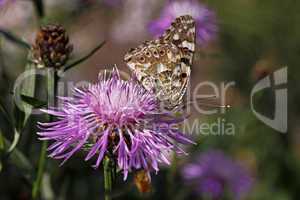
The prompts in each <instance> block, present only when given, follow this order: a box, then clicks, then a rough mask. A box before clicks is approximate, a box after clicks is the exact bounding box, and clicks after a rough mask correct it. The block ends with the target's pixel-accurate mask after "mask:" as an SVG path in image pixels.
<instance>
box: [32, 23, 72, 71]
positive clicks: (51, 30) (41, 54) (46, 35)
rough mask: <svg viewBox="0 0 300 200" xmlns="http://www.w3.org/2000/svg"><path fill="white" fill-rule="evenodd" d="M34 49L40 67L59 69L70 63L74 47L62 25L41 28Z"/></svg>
mask: <svg viewBox="0 0 300 200" xmlns="http://www.w3.org/2000/svg"><path fill="white" fill-rule="evenodd" d="M32 49H33V56H34V59H35V60H36V62H37V63H38V64H39V65H38V67H55V68H59V67H61V66H63V65H64V64H66V62H67V61H68V59H69V56H70V54H71V52H72V50H73V46H72V45H71V44H70V43H69V37H68V35H67V33H66V30H65V29H64V28H63V27H62V26H61V25H54V24H53V25H52V24H51V25H50V24H49V25H46V26H43V27H41V29H40V30H39V32H38V33H37V36H36V39H35V44H34V45H33V46H32Z"/></svg>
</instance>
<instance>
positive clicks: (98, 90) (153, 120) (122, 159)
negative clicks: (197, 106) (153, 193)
mask: <svg viewBox="0 0 300 200" xmlns="http://www.w3.org/2000/svg"><path fill="white" fill-rule="evenodd" d="M61 99H62V101H63V103H62V106H61V107H60V108H53V109H49V110H44V111H45V112H46V113H48V114H51V115H54V116H56V117H57V121H55V122H50V123H40V128H41V130H42V131H41V132H39V133H38V134H39V136H40V138H41V139H42V140H54V143H53V144H52V145H51V146H50V147H49V151H51V154H50V156H51V157H53V158H57V159H64V161H66V160H68V159H69V158H70V157H71V156H72V155H73V154H74V153H75V152H77V151H79V150H81V149H87V151H88V153H87V156H86V158H85V160H90V159H91V158H92V157H96V164H95V165H94V166H95V167H98V166H99V165H100V163H101V161H102V159H103V157H104V156H105V155H109V156H110V157H112V158H113V159H115V161H116V163H117V164H118V167H119V168H120V169H121V170H122V171H123V172H124V179H126V177H127V174H128V172H129V171H131V170H135V169H136V170H138V169H143V170H147V171H151V170H155V171H158V170H159V169H158V163H159V162H162V163H169V161H168V160H167V158H166V153H168V152H170V151H173V150H175V151H176V152H178V153H184V151H183V150H181V149H180V147H179V146H177V145H176V144H175V142H174V141H176V142H179V143H184V144H188V143H192V141H190V140H189V139H187V138H186V137H185V136H184V135H183V133H181V132H180V131H179V130H178V129H177V128H176V127H174V126H173V127H171V126H172V124H176V123H179V121H182V120H177V119H174V118H173V117H172V116H171V115H169V114H168V113H157V109H158V107H159V105H158V102H157V100H156V98H155V95H154V94H153V93H151V92H148V91H147V90H145V89H144V88H143V87H142V86H141V85H139V84H137V83H136V82H134V80H129V81H124V80H122V79H121V78H120V75H119V73H118V71H117V70H116V69H115V70H114V71H113V73H112V74H111V75H109V76H108V75H107V73H102V74H100V76H99V82H98V83H96V84H90V85H89V86H88V87H86V88H84V89H80V88H75V89H74V97H62V98H61Z"/></svg>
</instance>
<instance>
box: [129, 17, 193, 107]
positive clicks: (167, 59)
mask: <svg viewBox="0 0 300 200" xmlns="http://www.w3.org/2000/svg"><path fill="white" fill-rule="evenodd" d="M194 49H195V22H194V20H193V18H192V17H191V16H188V15H185V16H180V17H178V18H176V19H175V21H174V22H173V23H172V24H171V26H170V28H169V29H167V30H166V31H165V33H164V34H163V35H162V36H161V37H159V38H158V39H156V40H152V41H146V42H144V43H143V44H142V45H140V46H138V47H137V48H135V49H131V50H130V51H129V52H128V53H127V54H126V55H125V58H124V60H125V62H126V63H127V65H128V67H129V68H130V69H131V71H132V72H133V73H134V74H135V75H136V77H137V79H138V81H139V82H140V83H141V84H142V85H143V86H144V87H145V88H146V89H147V90H151V91H153V92H155V93H156V95H157V97H158V98H159V100H160V101H161V102H162V104H163V106H164V107H165V108H167V109H169V110H170V109H173V108H175V107H177V106H178V105H179V104H181V103H182V99H183V96H184V94H185V92H186V88H187V85H188V82H189V79H190V74H191V65H192V61H193V53H194Z"/></svg>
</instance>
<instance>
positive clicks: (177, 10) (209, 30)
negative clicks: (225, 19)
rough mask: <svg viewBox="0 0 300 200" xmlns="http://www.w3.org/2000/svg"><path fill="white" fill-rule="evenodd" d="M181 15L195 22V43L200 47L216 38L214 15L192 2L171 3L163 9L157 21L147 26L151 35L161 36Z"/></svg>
mask: <svg viewBox="0 0 300 200" xmlns="http://www.w3.org/2000/svg"><path fill="white" fill-rule="evenodd" d="M182 15H191V16H192V17H193V18H194V19H195V22H196V39H197V43H198V44H200V45H202V44H205V43H206V42H208V41H209V40H211V39H213V38H214V37H215V36H216V32H217V24H216V16H215V13H214V12H213V11H212V10H210V9H208V8H207V7H206V6H204V5H202V4H200V3H199V2H198V1H194V0H184V1H171V2H170V3H168V4H167V5H166V7H165V8H164V9H163V11H162V14H161V16H160V17H159V19H157V20H155V21H153V22H151V23H150V25H149V30H150V32H151V33H152V34H154V35H156V36H159V35H161V34H162V33H163V32H164V31H165V30H166V29H167V28H168V27H169V26H170V24H171V22H172V21H173V20H174V19H175V18H177V17H179V16H182Z"/></svg>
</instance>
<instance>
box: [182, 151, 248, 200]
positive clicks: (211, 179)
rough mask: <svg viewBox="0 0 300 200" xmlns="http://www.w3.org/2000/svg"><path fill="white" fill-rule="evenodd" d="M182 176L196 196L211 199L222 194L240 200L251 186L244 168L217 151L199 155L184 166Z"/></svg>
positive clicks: (217, 197)
mask: <svg viewBox="0 0 300 200" xmlns="http://www.w3.org/2000/svg"><path fill="white" fill-rule="evenodd" d="M182 175H183V178H184V180H185V182H186V183H187V184H192V185H193V186H194V187H193V188H194V189H195V191H196V192H197V193H198V194H200V195H203V196H209V197H210V198H213V199H219V198H221V197H222V196H224V194H230V195H232V199H240V198H241V197H242V196H243V195H245V194H246V193H247V192H249V190H250V189H251V187H252V185H253V178H252V177H251V176H250V175H249V173H248V172H247V170H246V169H245V168H243V167H242V166H241V165H240V164H238V163H237V162H235V161H234V160H232V159H231V158H229V157H227V156H225V155H224V154H223V153H222V152H221V151H217V150H214V151H208V152H205V153H202V154H200V156H199V157H198V158H197V159H196V161H195V162H193V163H189V164H186V166H184V168H183V170H182Z"/></svg>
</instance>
